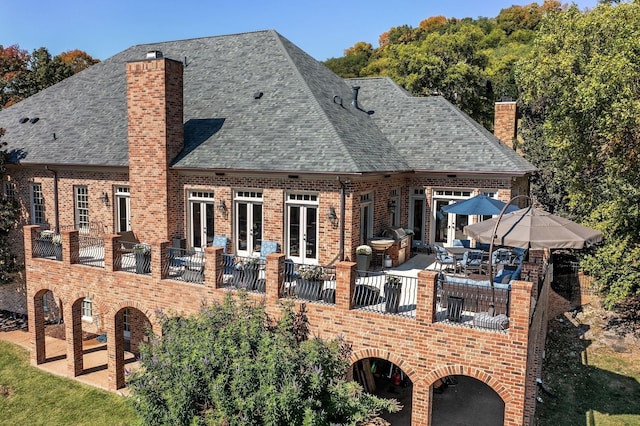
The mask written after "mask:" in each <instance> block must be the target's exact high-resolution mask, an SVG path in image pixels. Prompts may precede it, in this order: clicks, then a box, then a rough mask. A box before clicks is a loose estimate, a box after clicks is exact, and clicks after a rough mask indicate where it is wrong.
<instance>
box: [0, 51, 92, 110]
mask: <svg viewBox="0 0 640 426" xmlns="http://www.w3.org/2000/svg"><path fill="white" fill-rule="evenodd" d="M98 62H99V60H97V59H94V58H92V57H91V56H90V55H89V54H87V53H86V52H83V51H81V50H77V49H76V50H70V51H68V52H62V53H61V54H59V55H57V56H53V57H52V56H51V54H50V53H49V51H48V50H47V48H45V47H41V48H39V49H35V50H34V51H33V52H32V53H31V54H29V53H28V52H27V51H26V50H24V49H20V47H19V46H18V45H13V46H8V47H6V48H5V47H3V46H2V45H0V110H1V109H3V108H6V107H9V106H11V105H13V104H15V103H16V102H20V101H21V100H23V99H25V98H27V97H29V96H31V95H33V94H35V93H38V92H39V91H41V90H43V89H46V88H47V87H49V86H52V85H54V84H56V83H58V82H60V81H62V80H64V79H65V78H67V77H70V76H72V75H73V74H75V73H77V72H80V71H82V70H83V69H85V68H87V67H89V66H91V65H93V64H96V63H98Z"/></svg>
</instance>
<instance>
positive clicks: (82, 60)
mask: <svg viewBox="0 0 640 426" xmlns="http://www.w3.org/2000/svg"><path fill="white" fill-rule="evenodd" d="M59 56H60V60H61V61H62V63H63V64H64V65H66V66H68V67H70V68H71V72H72V73H73V74H77V73H79V72H80V71H82V70H84V69H86V68H89V67H90V66H91V65H95V64H97V63H98V62H100V60H99V59H94V58H93V57H91V55H89V54H88V53H87V52H83V51H82V50H78V49H74V50H68V51H66V52H62V53H61V54H60V55H59Z"/></svg>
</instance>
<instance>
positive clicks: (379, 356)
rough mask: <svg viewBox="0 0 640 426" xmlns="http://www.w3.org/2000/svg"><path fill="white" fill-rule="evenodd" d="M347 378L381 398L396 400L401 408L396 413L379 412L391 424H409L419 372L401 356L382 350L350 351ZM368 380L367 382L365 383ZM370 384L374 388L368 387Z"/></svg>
mask: <svg viewBox="0 0 640 426" xmlns="http://www.w3.org/2000/svg"><path fill="white" fill-rule="evenodd" d="M349 362H350V366H351V368H350V369H349V379H352V380H356V381H358V382H360V383H362V384H363V387H364V389H365V391H369V392H370V393H372V394H374V395H376V396H380V397H383V398H391V399H395V400H397V401H398V402H399V403H400V405H402V406H403V408H402V409H401V410H400V411H399V412H397V413H381V415H380V417H382V418H383V419H385V420H387V421H388V422H390V423H391V424H407V425H408V424H411V419H412V416H413V413H412V411H413V398H414V393H415V389H416V388H415V387H414V383H415V381H416V380H417V378H418V374H417V372H416V370H415V369H414V367H413V366H412V365H410V363H409V362H407V361H406V360H405V359H403V358H401V357H400V356H398V355H396V354H394V353H391V352H389V351H388V350H383V349H364V350H359V351H355V352H353V353H352V355H351V357H350V359H349ZM367 383H368V384H367ZM371 385H373V386H374V391H373V392H371V389H369V388H368V387H369V386H371Z"/></svg>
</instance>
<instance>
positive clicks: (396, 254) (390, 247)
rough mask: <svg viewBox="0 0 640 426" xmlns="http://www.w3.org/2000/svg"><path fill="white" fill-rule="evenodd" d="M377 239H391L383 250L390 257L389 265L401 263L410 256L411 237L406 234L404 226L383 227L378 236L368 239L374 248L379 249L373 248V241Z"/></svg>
mask: <svg viewBox="0 0 640 426" xmlns="http://www.w3.org/2000/svg"><path fill="white" fill-rule="evenodd" d="M379 240H386V241H393V243H392V244H387V247H386V248H385V249H384V250H383V254H384V255H386V256H389V257H390V258H391V266H398V265H401V264H403V263H404V262H405V261H407V260H408V259H409V257H411V242H410V240H411V237H410V236H409V235H407V233H406V232H405V230H404V228H400V227H398V228H394V227H388V228H385V229H384V230H383V231H382V232H380V234H379V236H378V237H376V238H373V239H372V240H371V241H370V244H371V246H372V248H374V250H379V249H377V248H375V245H376V244H375V243H376V241H379Z"/></svg>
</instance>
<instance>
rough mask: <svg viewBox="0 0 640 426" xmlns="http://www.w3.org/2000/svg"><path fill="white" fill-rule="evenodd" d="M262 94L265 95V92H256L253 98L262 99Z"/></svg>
mask: <svg viewBox="0 0 640 426" xmlns="http://www.w3.org/2000/svg"><path fill="white" fill-rule="evenodd" d="M262 95H264V93H262V92H255V93H254V94H253V99H260V98H261V97H262Z"/></svg>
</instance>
